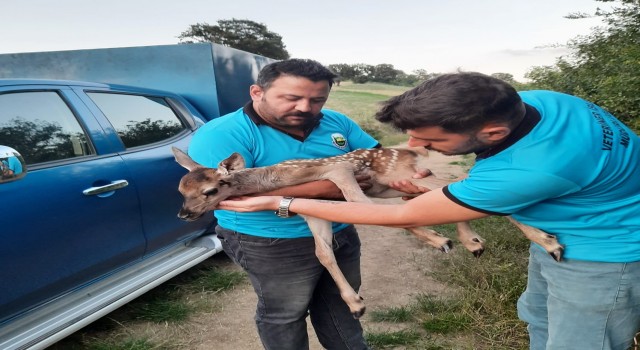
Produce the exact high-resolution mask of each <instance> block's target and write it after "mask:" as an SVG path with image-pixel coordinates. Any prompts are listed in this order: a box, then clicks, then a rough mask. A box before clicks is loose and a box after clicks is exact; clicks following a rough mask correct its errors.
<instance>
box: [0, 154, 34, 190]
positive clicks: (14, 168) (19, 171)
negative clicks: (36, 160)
mask: <svg viewBox="0 0 640 350" xmlns="http://www.w3.org/2000/svg"><path fill="white" fill-rule="evenodd" d="M26 175H27V164H26V163H25V162H24V158H22V156H21V155H20V153H19V152H18V151H16V150H15V149H13V148H11V147H8V146H3V145H0V184H3V183H5V182H11V181H15V180H20V179H22V178H23V177H25V176H26Z"/></svg>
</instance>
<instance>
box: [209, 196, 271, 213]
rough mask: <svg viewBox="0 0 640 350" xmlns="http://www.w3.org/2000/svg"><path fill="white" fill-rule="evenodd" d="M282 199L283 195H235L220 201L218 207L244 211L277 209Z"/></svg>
mask: <svg viewBox="0 0 640 350" xmlns="http://www.w3.org/2000/svg"><path fill="white" fill-rule="evenodd" d="M280 200H282V196H258V197H250V196H243V197H233V198H228V199H225V200H223V201H222V202H220V203H219V204H218V206H217V207H216V209H223V210H232V211H237V212H242V213H246V212H254V211H262V210H276V209H278V206H279V205H280Z"/></svg>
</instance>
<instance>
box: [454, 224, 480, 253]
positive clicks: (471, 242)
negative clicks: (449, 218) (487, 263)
mask: <svg viewBox="0 0 640 350" xmlns="http://www.w3.org/2000/svg"><path fill="white" fill-rule="evenodd" d="M456 231H458V240H460V243H462V245H463V246H464V247H465V248H467V250H468V251H470V252H471V253H472V254H473V256H475V257H476V258H479V257H480V255H482V253H484V239H482V237H480V236H479V235H478V234H477V233H476V232H475V231H474V230H473V229H472V228H471V224H469V222H468V221H463V222H458V223H456Z"/></svg>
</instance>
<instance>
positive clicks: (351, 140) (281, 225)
mask: <svg viewBox="0 0 640 350" xmlns="http://www.w3.org/2000/svg"><path fill="white" fill-rule="evenodd" d="M377 145H378V142H377V141H376V140H375V139H374V138H372V137H371V136H369V135H368V134H366V133H365V132H364V131H363V130H362V129H361V128H360V127H359V126H358V125H357V124H356V123H355V122H354V121H353V120H351V119H349V118H347V117H346V116H345V115H343V114H341V113H338V112H335V111H332V110H328V109H323V110H322V117H321V118H320V119H319V121H318V123H317V124H316V125H315V127H314V128H313V129H312V130H311V131H310V132H308V134H307V136H306V137H305V138H299V137H295V136H292V135H289V134H287V133H284V132H282V131H279V130H277V129H274V128H272V127H271V126H269V125H268V124H267V123H265V122H264V121H263V120H262V119H261V118H260V117H259V116H258V115H257V114H256V113H255V111H254V110H253V107H252V105H251V103H249V104H247V105H246V106H245V107H244V108H241V109H239V110H237V111H235V112H233V113H229V114H227V115H225V116H222V117H220V118H216V119H214V120H212V121H210V122H208V123H207V124H205V125H204V126H202V127H201V128H200V129H198V130H197V132H196V134H195V135H194V137H193V139H192V140H191V143H190V145H189V155H190V156H191V158H193V160H194V161H196V162H198V163H200V164H202V165H204V166H206V167H210V168H217V166H218V163H219V162H220V161H222V160H223V159H225V158H227V157H229V156H230V155H231V154H232V153H233V152H238V153H240V154H241V155H242V157H243V158H244V160H245V162H246V167H247V168H255V167H263V166H269V165H273V164H276V163H280V162H282V161H285V160H289V159H309V158H323V157H332V156H336V155H341V154H344V153H347V152H351V151H353V150H356V149H359V148H373V147H376V146H377ZM214 214H215V216H216V218H217V219H218V224H219V225H220V226H222V227H224V228H226V229H229V230H234V231H237V232H241V233H244V234H249V235H254V236H261V237H270V238H297V237H309V236H311V231H309V227H308V226H307V224H306V223H305V222H304V220H303V219H302V218H301V217H300V216H293V217H291V218H287V219H282V218H279V217H277V216H276V215H275V214H274V213H273V211H262V212H255V213H237V212H233V211H227V210H216V211H214ZM345 227H346V225H345V224H337V223H334V224H333V231H334V232H337V231H339V230H341V229H343V228H345Z"/></svg>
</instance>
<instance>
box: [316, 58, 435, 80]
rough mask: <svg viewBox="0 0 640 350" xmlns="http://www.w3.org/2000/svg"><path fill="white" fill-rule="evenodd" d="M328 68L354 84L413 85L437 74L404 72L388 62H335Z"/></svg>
mask: <svg viewBox="0 0 640 350" xmlns="http://www.w3.org/2000/svg"><path fill="white" fill-rule="evenodd" d="M328 68H329V69H331V70H332V71H333V72H334V73H336V74H338V75H339V76H340V79H341V80H351V81H352V82H354V83H356V84H365V83H368V82H375V83H383V84H391V85H398V86H415V85H417V84H418V83H419V82H420V81H423V80H426V79H429V78H432V77H434V76H437V75H438V74H435V73H427V71H426V70H424V69H421V70H417V71H415V72H413V73H412V74H406V73H405V72H403V71H402V70H400V69H396V68H395V67H394V66H393V65H392V64H388V63H382V64H378V65H375V66H374V65H370V64H365V63H356V64H346V63H337V64H330V65H328Z"/></svg>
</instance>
